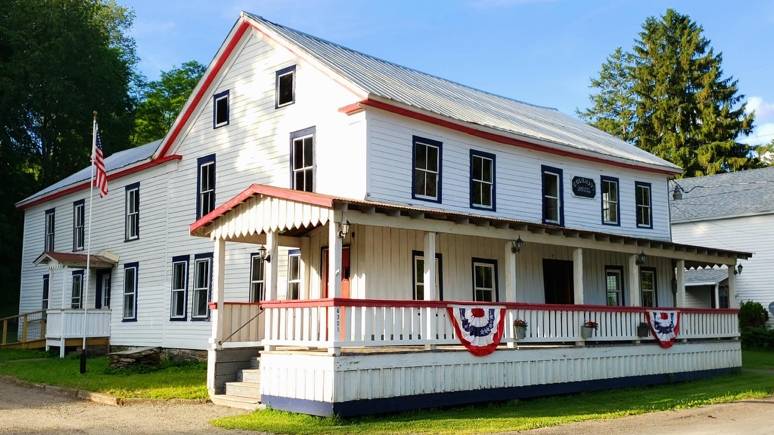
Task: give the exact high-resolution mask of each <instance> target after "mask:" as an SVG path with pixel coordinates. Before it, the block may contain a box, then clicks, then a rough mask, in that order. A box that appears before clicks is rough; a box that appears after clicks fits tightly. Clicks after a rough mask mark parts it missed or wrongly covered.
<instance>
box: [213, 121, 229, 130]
mask: <svg viewBox="0 0 774 435" xmlns="http://www.w3.org/2000/svg"><path fill="white" fill-rule="evenodd" d="M230 123H231V121H226V122H224V123H222V124H215V125H213V126H212V129H213V130H216V129H219V128H221V127H225V126H227V125H229V124H230Z"/></svg>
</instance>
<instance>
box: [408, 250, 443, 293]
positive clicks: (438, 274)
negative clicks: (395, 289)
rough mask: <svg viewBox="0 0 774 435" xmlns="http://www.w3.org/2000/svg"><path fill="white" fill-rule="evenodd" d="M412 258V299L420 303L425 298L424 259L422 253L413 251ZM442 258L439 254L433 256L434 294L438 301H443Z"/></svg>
mask: <svg viewBox="0 0 774 435" xmlns="http://www.w3.org/2000/svg"><path fill="white" fill-rule="evenodd" d="M412 255H413V258H414V271H413V272H414V273H413V275H414V282H413V285H414V288H413V289H412V292H413V294H414V299H415V300H418V301H421V300H423V299H424V298H425V257H424V253H423V252H422V251H413V252H412ZM442 272H443V258H442V256H441V254H439V253H436V254H435V293H436V294H437V295H438V300H441V301H442V300H443V273H442Z"/></svg>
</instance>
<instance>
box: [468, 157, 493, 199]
mask: <svg viewBox="0 0 774 435" xmlns="http://www.w3.org/2000/svg"><path fill="white" fill-rule="evenodd" d="M470 207H471V208H479V209H484V210H495V155H494V154H489V153H485V152H481V151H474V150H470Z"/></svg>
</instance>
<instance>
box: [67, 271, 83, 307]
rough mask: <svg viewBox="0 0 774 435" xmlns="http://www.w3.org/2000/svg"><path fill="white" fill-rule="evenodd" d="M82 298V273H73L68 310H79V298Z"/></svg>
mask: <svg viewBox="0 0 774 435" xmlns="http://www.w3.org/2000/svg"><path fill="white" fill-rule="evenodd" d="M82 296H83V271H82V270H75V271H73V282H72V291H71V292H70V308H72V309H76V310H78V309H81V308H83V307H82V305H81V298H82Z"/></svg>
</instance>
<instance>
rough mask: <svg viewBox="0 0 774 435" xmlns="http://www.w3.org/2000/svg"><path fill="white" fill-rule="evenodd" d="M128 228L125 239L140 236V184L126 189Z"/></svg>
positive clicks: (135, 238)
mask: <svg viewBox="0 0 774 435" xmlns="http://www.w3.org/2000/svg"><path fill="white" fill-rule="evenodd" d="M125 201H126V204H125V208H124V210H125V212H126V218H125V219H126V220H125V222H126V224H125V225H126V228H125V230H124V231H125V233H124V234H125V239H126V240H137V239H139V238H140V186H139V185H136V186H133V187H130V188H128V189H126V198H125Z"/></svg>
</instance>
